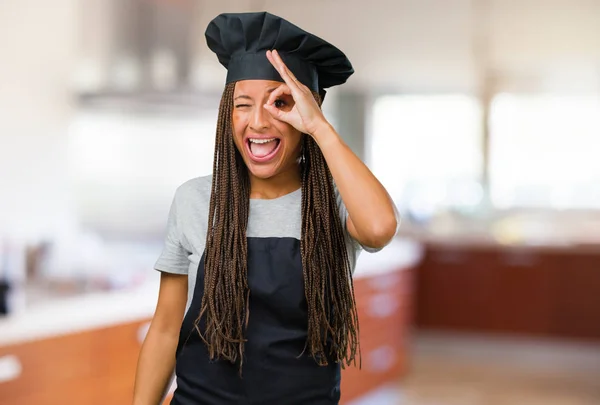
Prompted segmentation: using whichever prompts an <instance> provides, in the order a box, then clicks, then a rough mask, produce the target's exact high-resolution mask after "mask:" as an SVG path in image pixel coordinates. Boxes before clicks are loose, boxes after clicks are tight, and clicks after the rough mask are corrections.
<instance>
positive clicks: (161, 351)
mask: <svg viewBox="0 0 600 405" xmlns="http://www.w3.org/2000/svg"><path fill="white" fill-rule="evenodd" d="M177 342H178V336H177V335H176V334H173V333H168V332H164V331H161V330H158V329H152V327H151V328H150V330H149V331H148V335H147V336H146V339H145V340H144V343H143V345H142V349H141V351H140V357H139V360H138V366H137V373H136V377H135V390H134V397H133V405H159V404H160V401H161V399H162V398H163V395H164V393H165V391H166V390H167V389H168V386H167V384H169V382H170V379H171V376H172V375H173V370H174V369H175V351H176V350H177Z"/></svg>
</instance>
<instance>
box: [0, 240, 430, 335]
mask: <svg viewBox="0 0 600 405" xmlns="http://www.w3.org/2000/svg"><path fill="white" fill-rule="evenodd" d="M421 256H422V247H421V245H420V244H419V243H418V242H415V241H412V240H409V239H402V238H400V239H396V240H394V241H392V243H390V245H388V246H387V247H386V248H385V249H383V250H382V251H380V252H378V253H366V252H362V253H361V255H360V257H359V259H358V261H357V264H356V270H355V275H354V277H355V278H357V279H358V278H364V277H371V276H375V275H381V274H385V273H390V272H394V271H401V270H404V269H408V268H410V267H412V266H414V265H416V264H417V263H418V262H419V261H420V259H421ZM150 271H151V270H150ZM158 286H159V276H158V273H157V275H156V277H152V278H151V280H150V281H148V282H146V283H144V284H143V285H140V286H138V287H136V288H132V289H127V290H122V291H111V292H98V293H88V294H82V295H80V296H76V297H69V298H53V299H48V300H46V301H39V302H37V303H36V304H35V305H32V306H31V307H29V308H27V309H24V310H22V311H21V312H18V313H15V314H12V315H9V316H7V317H5V318H0V346H7V345H12V344H19V343H24V342H28V341H33V340H38V339H44V338H50V337H54V336H60V335H65V334H70V333H76V332H81V331H85V330H89V329H96V328H105V327H110V326H115V325H119V324H123V323H127V322H135V321H141V320H145V319H149V318H151V317H152V315H153V313H154V309H155V307H156V300H157V298H158Z"/></svg>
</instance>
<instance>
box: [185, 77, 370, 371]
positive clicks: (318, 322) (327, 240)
mask: <svg viewBox="0 0 600 405" xmlns="http://www.w3.org/2000/svg"><path fill="white" fill-rule="evenodd" d="M234 89H235V83H230V84H228V85H227V86H226V87H225V90H224V92H223V96H222V99H221V105H220V108H219V118H218V124H217V134H216V142H215V155H214V163H213V180H212V190H211V197H210V206H209V221H208V231H207V237H206V249H205V255H204V257H205V259H204V295H203V297H202V303H201V308H200V314H199V316H198V318H197V319H196V322H195V327H196V330H197V331H198V333H199V334H200V336H201V338H202V339H203V340H204V342H205V344H206V345H207V347H208V350H209V354H210V357H211V358H212V359H216V358H220V359H224V360H228V361H230V362H232V363H236V362H238V361H239V363H240V371H241V367H242V364H243V356H244V345H245V341H246V340H245V330H246V327H247V324H248V320H249V316H250V314H249V297H250V290H249V287H248V275H247V261H248V243H247V239H246V230H247V227H248V213H249V198H250V181H249V176H248V169H247V168H246V166H245V164H244V162H243V160H242V158H241V156H240V154H239V152H238V151H237V149H236V147H235V144H234V142H233V132H232V130H233V126H232V112H233V110H232V109H233V93H234ZM314 96H315V98H316V99H317V101H318V102H319V104H320V103H321V100H320V98H319V96H318V95H317V94H316V93H315V94H314ZM303 151H304V152H303V159H302V163H301V168H300V169H301V176H302V238H301V241H300V250H301V256H302V267H303V274H304V288H305V296H306V300H307V305H308V337H307V342H306V345H307V348H308V350H309V354H310V355H311V356H312V357H313V358H314V359H315V360H316V361H317V363H318V364H320V365H327V364H329V360H331V361H334V362H336V363H342V364H343V365H344V366H345V365H349V364H351V363H356V354H357V352H358V354H359V356H360V347H359V329H358V314H357V310H356V303H355V300H354V287H353V284H352V274H351V270H350V264H349V260H348V252H347V249H346V243H345V236H344V230H343V227H342V223H341V221H340V220H339V211H338V207H337V202H336V196H335V193H334V188H333V178H332V176H331V173H330V171H329V168H328V166H327V163H326V161H325V158H324V156H323V154H322V153H321V150H320V149H319V147H318V145H317V144H316V142H315V141H314V140H313V139H312V138H311V137H309V136H307V135H305V136H304V139H303ZM202 319H204V321H205V325H204V328H202V327H201V326H200V322H201V320H202ZM327 347H329V350H327Z"/></svg>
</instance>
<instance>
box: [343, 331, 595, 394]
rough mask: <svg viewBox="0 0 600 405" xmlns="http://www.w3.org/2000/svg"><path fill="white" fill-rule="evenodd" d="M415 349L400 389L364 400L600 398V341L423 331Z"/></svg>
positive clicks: (414, 346)
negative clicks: (580, 341) (551, 339)
mask: <svg viewBox="0 0 600 405" xmlns="http://www.w3.org/2000/svg"><path fill="white" fill-rule="evenodd" d="M599 321H600V320H599ZM411 353H412V360H411V366H410V373H409V375H408V376H407V377H406V378H405V379H404V380H403V382H402V384H401V387H402V388H401V391H397V390H390V389H389V388H388V389H387V390H386V392H387V393H388V396H387V397H386V398H385V399H379V400H378V399H375V398H376V397H373V398H374V399H372V400H370V401H368V402H361V403H360V405H363V404H364V405H367V404H368V405H379V404H381V405H384V404H385V405H390V404H401V405H599V404H600V344H596V345H592V344H583V343H573V342H564V341H563V342H559V341H539V340H531V339H524V338H522V339H517V338H510V339H509V338H506V337H504V338H502V337H481V336H473V335H455V334H435V333H420V334H419V335H418V336H416V337H415V338H414V339H413V345H412V348H411ZM394 393H395V394H394ZM393 395H395V399H392V397H393ZM353 405H354V404H353Z"/></svg>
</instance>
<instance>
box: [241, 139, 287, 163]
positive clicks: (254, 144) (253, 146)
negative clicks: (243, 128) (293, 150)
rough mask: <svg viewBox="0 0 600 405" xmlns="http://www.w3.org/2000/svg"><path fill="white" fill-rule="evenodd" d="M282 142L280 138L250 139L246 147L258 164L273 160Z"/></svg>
mask: <svg viewBox="0 0 600 405" xmlns="http://www.w3.org/2000/svg"><path fill="white" fill-rule="evenodd" d="M280 145H281V140H280V139H279V138H268V139H265V138H248V139H247V140H246V146H247V148H248V152H249V154H250V157H251V158H252V160H255V161H257V162H266V161H268V160H270V159H271V158H273V157H274V156H275V155H276V154H277V151H278V150H279V146H280Z"/></svg>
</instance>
